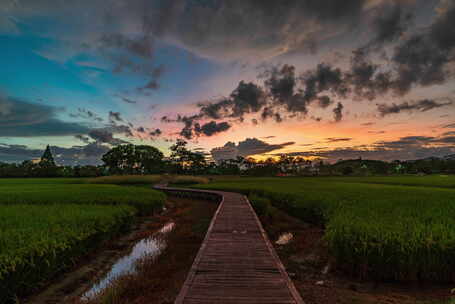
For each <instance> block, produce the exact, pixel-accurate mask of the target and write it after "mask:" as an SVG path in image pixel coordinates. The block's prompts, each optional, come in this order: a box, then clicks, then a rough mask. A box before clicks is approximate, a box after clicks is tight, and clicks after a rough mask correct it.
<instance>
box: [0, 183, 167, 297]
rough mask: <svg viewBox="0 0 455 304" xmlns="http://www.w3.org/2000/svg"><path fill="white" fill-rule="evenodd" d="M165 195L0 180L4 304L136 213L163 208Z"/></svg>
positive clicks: (0, 269) (108, 187)
mask: <svg viewBox="0 0 455 304" xmlns="http://www.w3.org/2000/svg"><path fill="white" fill-rule="evenodd" d="M165 198H166V197H165V195H164V194H163V193H161V192H158V191H155V190H152V189H151V188H150V186H149V187H148V188H146V187H128V186H117V185H104V184H88V183H86V180H84V179H46V178H40V179H0V303H5V302H7V298H8V300H11V298H12V297H13V296H14V295H16V294H17V293H19V294H23V293H27V292H29V291H31V290H34V289H35V288H36V287H37V286H39V284H40V283H41V282H43V281H45V280H46V279H48V278H49V277H51V276H52V275H53V274H55V273H56V272H59V271H61V270H62V269H65V268H67V267H68V266H69V265H71V264H72V263H74V262H75V261H76V260H77V259H78V258H79V257H80V256H82V255H84V254H86V253H87V252H89V250H90V249H93V248H94V247H96V246H98V245H99V243H100V241H103V240H105V239H108V238H110V237H112V236H113V235H115V234H117V233H118V232H119V231H122V230H124V229H125V227H127V226H128V224H129V223H130V222H131V221H132V220H133V218H134V216H135V215H137V214H150V213H152V212H155V211H157V210H161V209H162V207H163V205H164V202H165Z"/></svg>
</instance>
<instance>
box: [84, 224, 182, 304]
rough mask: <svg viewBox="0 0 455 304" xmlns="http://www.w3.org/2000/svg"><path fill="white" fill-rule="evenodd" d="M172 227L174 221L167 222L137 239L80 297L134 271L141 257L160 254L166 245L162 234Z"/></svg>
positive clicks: (92, 294) (86, 295)
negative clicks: (129, 249) (126, 253)
mask: <svg viewBox="0 0 455 304" xmlns="http://www.w3.org/2000/svg"><path fill="white" fill-rule="evenodd" d="M174 227H175V223H173V222H170V223H167V224H165V225H164V226H163V227H162V228H161V229H160V230H158V231H157V232H156V233H154V234H153V235H152V236H151V237H148V238H145V239H142V240H140V241H138V242H137V243H136V244H135V245H134V247H133V249H132V250H131V252H130V253H129V254H128V255H126V256H124V257H122V258H120V259H118V260H117V261H116V262H115V264H114V265H113V266H112V268H111V270H110V271H109V273H107V274H106V276H105V277H104V278H103V279H101V280H100V281H99V282H98V283H96V284H94V285H93V287H92V288H91V289H90V290H88V291H87V292H86V293H84V294H83V295H82V297H81V299H82V300H89V299H91V298H93V297H94V296H95V295H97V294H99V293H100V292H101V291H102V290H103V289H105V288H106V287H107V286H108V285H109V283H111V282H112V281H113V280H115V279H116V278H118V277H120V276H122V275H125V274H131V273H134V272H135V265H136V262H137V261H138V260H140V259H141V258H143V257H145V256H148V257H157V256H158V255H160V254H161V252H162V251H163V249H164V248H165V247H166V239H165V237H164V236H165V235H166V234H167V233H169V232H171V231H172V230H173V229H174Z"/></svg>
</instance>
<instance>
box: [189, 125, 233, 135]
mask: <svg viewBox="0 0 455 304" xmlns="http://www.w3.org/2000/svg"><path fill="white" fill-rule="evenodd" d="M230 127H231V125H230V124H229V123H227V122H221V123H217V122H216V121H211V122H208V123H206V124H203V125H202V126H201V125H199V124H198V123H197V124H195V126H194V131H195V133H196V134H197V135H199V134H204V135H205V136H212V135H215V134H217V133H220V132H225V131H227V130H229V128H230Z"/></svg>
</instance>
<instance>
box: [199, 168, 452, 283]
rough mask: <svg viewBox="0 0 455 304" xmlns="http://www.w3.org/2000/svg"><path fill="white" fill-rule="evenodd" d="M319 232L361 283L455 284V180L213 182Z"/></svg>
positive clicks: (339, 261)
mask: <svg viewBox="0 0 455 304" xmlns="http://www.w3.org/2000/svg"><path fill="white" fill-rule="evenodd" d="M197 187H198V188H203V189H218V190H229V191H237V192H242V193H245V194H254V195H255V196H262V197H266V198H268V199H270V201H271V202H272V204H273V205H274V206H275V207H277V208H279V209H282V210H284V211H286V212H287V213H289V214H290V215H293V216H295V217H299V218H301V219H304V220H306V221H309V222H313V223H316V224H318V225H322V226H324V227H325V240H326V241H327V243H328V247H329V250H330V253H331V255H332V256H333V257H334V258H335V259H336V261H337V265H338V267H339V268H342V269H344V270H345V271H347V272H349V273H351V274H354V275H356V276H358V277H360V278H373V279H379V280H400V281H414V280H418V281H438V282H454V281H455V277H454V271H453V270H454V269H455V176H423V177H420V176H403V177H353V178H351V177H330V178H324V177H315V178H311V177H310V178H291V177H290V178H228V179H223V178H219V179H217V180H215V181H214V182H212V183H210V184H206V185H198V186H197Z"/></svg>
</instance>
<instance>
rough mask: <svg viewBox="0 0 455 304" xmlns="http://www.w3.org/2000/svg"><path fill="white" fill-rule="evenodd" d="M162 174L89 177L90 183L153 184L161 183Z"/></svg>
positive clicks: (88, 181)
mask: <svg viewBox="0 0 455 304" xmlns="http://www.w3.org/2000/svg"><path fill="white" fill-rule="evenodd" d="M161 179H162V176H161V175H113V176H101V177H94V178H88V179H87V180H86V182H87V183H89V184H112V185H144V184H149V185H153V184H156V183H159V182H160V181H161Z"/></svg>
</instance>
